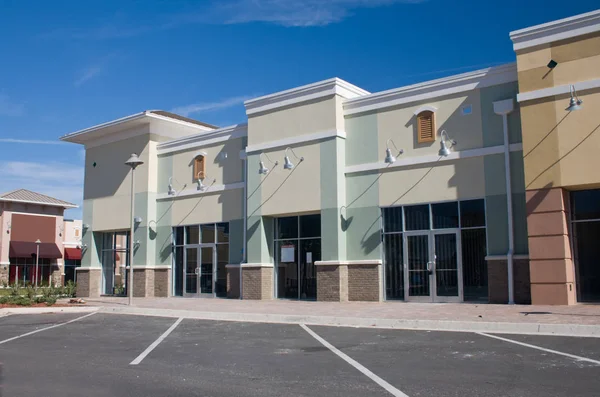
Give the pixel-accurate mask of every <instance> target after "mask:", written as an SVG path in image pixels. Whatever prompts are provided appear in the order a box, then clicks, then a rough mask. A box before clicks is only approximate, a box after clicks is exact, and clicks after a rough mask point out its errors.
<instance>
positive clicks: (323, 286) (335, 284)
mask: <svg viewBox="0 0 600 397" xmlns="http://www.w3.org/2000/svg"><path fill="white" fill-rule="evenodd" d="M341 268H344V269H346V273H347V267H346V266H339V265H338V266H335V265H328V266H317V300H318V301H325V302H339V301H341V300H342V297H341V294H340V292H341V291H340V284H341V280H340V273H341V272H342V271H341ZM347 279H348V278H347V277H346V280H344V281H346V282H347ZM346 295H347V294H346ZM346 300H348V297H347V296H346Z"/></svg>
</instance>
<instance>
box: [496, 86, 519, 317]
mask: <svg viewBox="0 0 600 397" xmlns="http://www.w3.org/2000/svg"><path fill="white" fill-rule="evenodd" d="M514 109H515V105H514V101H513V99H512V98H511V99H505V100H503V101H498V102H494V113H496V114H497V115H500V116H502V131H503V134H504V172H505V174H506V212H507V216H508V252H507V253H506V267H507V268H508V304H509V305H514V304H515V290H514V269H513V266H514V254H515V234H514V228H513V202H512V184H511V174H510V141H509V139H508V115H509V114H510V113H511V112H512V111H513V110H514Z"/></svg>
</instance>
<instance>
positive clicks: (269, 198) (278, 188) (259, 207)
mask: <svg viewBox="0 0 600 397" xmlns="http://www.w3.org/2000/svg"><path fill="white" fill-rule="evenodd" d="M302 164H303V163H302V162H299V163H298V164H297V165H296V166H295V167H294V168H292V170H291V171H290V172H289V174H288V175H287V176H286V177H285V179H284V180H283V181H281V183H280V184H279V186H277V188H275V190H274V191H273V193H271V195H270V196H269V197H267V198H266V199H264V200H263V201H262V202H261V203H260V205H258V207H256V208H255V209H254V211H252V213H250V214H248V216H249V217H250V216H253V215H254V214H256V212H257V211H258V210H259V209H261V208H262V206H263V205H265V204H266V203H267V202H268V201H269V200H271V199H272V198H273V197H274V196H275V195H276V194H277V192H278V191H279V190H280V189H281V188H282V187H283V185H285V183H286V182H287V180H288V179H290V178H291V177H292V175H293V174H294V172H296V170H297V169H298V168H299V167H301V166H302ZM273 169H275V167H273ZM272 172H273V171H272V170H271V171H270V172H269V173H268V174H267V176H265V177H264V178H263V180H262V181H261V182H260V183H259V184H258V186H257V187H256V189H254V191H253V192H252V194H250V196H248V198H250V197H252V196H253V195H254V193H256V191H257V190H258V189H259V188H260V186H261V185H262V184H263V183H264V182H265V181H266V180H267V178H268V177H269V175H271V173H272Z"/></svg>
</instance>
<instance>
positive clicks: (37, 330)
mask: <svg viewBox="0 0 600 397" xmlns="http://www.w3.org/2000/svg"><path fill="white" fill-rule="evenodd" d="M94 314H96V312H93V313H90V314H86V315H85V316H81V317H77V318H75V319H73V320H69V321H67V322H64V323H60V324H54V325H51V326H49V327H46V328H40V329H36V330H35V331H31V332H28V333H26V334H23V335H19V336H14V337H12V338H8V339H5V340H3V341H0V345H1V344H3V343H7V342H10V341H13V340H15V339H20V338H23V337H25V336H29V335H33V334H37V333H38V332H42V331H45V330H47V329H52V328H57V327H61V326H63V325H66V324H70V323H74V322H75V321H79V320H81V319H83V318H86V317H89V316H93V315H94Z"/></svg>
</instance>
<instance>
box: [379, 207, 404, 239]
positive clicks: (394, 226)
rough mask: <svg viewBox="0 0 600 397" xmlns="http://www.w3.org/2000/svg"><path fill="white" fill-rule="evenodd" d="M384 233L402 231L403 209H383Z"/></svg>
mask: <svg viewBox="0 0 600 397" xmlns="http://www.w3.org/2000/svg"><path fill="white" fill-rule="evenodd" d="M383 231H384V233H394V232H401V231H402V207H391V208H384V209H383Z"/></svg>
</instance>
